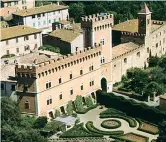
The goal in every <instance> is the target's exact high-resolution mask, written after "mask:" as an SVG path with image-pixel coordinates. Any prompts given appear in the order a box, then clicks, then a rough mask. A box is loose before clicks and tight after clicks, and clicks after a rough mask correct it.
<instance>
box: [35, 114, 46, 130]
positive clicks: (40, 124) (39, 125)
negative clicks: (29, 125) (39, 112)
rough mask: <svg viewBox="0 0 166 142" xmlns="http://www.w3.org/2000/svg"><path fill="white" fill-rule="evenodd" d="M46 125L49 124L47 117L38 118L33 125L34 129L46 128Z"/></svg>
mask: <svg viewBox="0 0 166 142" xmlns="http://www.w3.org/2000/svg"><path fill="white" fill-rule="evenodd" d="M46 124H47V117H45V116H42V117H38V118H37V119H36V120H35V122H34V124H33V128H36V129H40V128H44V127H45V125H46Z"/></svg>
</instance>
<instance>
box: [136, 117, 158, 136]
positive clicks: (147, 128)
mask: <svg viewBox="0 0 166 142" xmlns="http://www.w3.org/2000/svg"><path fill="white" fill-rule="evenodd" d="M137 121H138V122H139V128H138V130H139V131H143V132H146V133H150V134H153V135H157V134H158V133H159V130H158V127H157V125H155V124H152V123H149V122H146V121H143V120H140V119H137Z"/></svg>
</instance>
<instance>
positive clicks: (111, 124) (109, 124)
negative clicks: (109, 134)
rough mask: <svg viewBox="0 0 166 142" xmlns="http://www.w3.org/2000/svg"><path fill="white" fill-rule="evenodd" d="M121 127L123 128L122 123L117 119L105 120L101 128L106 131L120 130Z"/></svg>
mask: <svg viewBox="0 0 166 142" xmlns="http://www.w3.org/2000/svg"><path fill="white" fill-rule="evenodd" d="M120 126H121V122H120V121H119V120H115V119H109V120H104V121H103V122H102V123H101V127H103V128H106V129H116V128H119V127H120Z"/></svg>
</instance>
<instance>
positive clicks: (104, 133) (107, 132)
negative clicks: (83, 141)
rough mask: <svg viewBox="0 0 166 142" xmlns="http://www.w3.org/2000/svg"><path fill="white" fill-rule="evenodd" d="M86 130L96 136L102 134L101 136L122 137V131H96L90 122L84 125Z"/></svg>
mask: <svg viewBox="0 0 166 142" xmlns="http://www.w3.org/2000/svg"><path fill="white" fill-rule="evenodd" d="M86 128H87V129H88V130H89V131H90V132H93V133H97V134H102V135H118V136H119V135H123V134H124V131H102V130H99V129H97V128H96V127H94V125H93V122H92V121H88V122H87V123H86Z"/></svg>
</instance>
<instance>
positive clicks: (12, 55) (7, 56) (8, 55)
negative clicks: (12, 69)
mask: <svg viewBox="0 0 166 142" xmlns="http://www.w3.org/2000/svg"><path fill="white" fill-rule="evenodd" d="M14 56H15V55H14V54H6V55H3V56H2V57H1V58H11V57H14Z"/></svg>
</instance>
